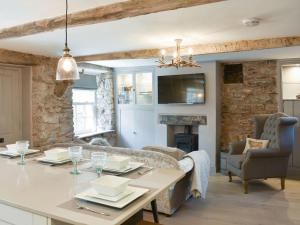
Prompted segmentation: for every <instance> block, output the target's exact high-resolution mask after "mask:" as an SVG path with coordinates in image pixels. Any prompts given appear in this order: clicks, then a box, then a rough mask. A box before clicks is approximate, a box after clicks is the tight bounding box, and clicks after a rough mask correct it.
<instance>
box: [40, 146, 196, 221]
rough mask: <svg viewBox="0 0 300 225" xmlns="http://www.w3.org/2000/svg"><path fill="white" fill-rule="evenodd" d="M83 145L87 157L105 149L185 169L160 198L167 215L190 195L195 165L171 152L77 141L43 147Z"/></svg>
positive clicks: (159, 206) (161, 209)
mask: <svg viewBox="0 0 300 225" xmlns="http://www.w3.org/2000/svg"><path fill="white" fill-rule="evenodd" d="M74 145H76V146H78V145H79V146H82V147H83V149H84V150H86V151H85V154H87V155H85V157H89V154H90V153H91V152H93V151H103V152H107V153H111V154H118V155H124V156H130V157H131V158H132V160H133V161H137V162H142V163H144V164H145V166H148V167H154V168H173V169H177V170H184V171H185V172H186V175H185V177H184V178H182V179H181V180H180V181H179V182H177V183H176V184H174V185H173V186H172V187H170V188H169V189H168V190H166V191H164V192H162V193H161V194H160V195H159V196H158V198H157V199H156V202H157V209H158V211H159V212H160V213H164V214H167V215H172V214H173V213H174V212H175V211H176V210H177V209H178V208H179V207H180V206H181V204H182V203H183V202H184V201H185V200H186V199H187V198H188V197H189V196H190V187H191V175H192V168H193V165H189V166H186V165H185V166H184V165H183V164H182V163H181V161H182V160H177V159H176V158H174V157H172V156H170V155H169V154H164V153H162V152H158V151H151V150H135V149H129V148H121V147H111V146H98V145H89V144H82V143H81V144H79V143H78V142H77V143H58V144H54V145H48V146H44V147H42V149H41V150H42V151H44V150H47V149H50V148H54V147H64V148H67V147H70V146H74ZM146 209H148V210H150V209H151V206H150V205H149V206H147V207H146Z"/></svg>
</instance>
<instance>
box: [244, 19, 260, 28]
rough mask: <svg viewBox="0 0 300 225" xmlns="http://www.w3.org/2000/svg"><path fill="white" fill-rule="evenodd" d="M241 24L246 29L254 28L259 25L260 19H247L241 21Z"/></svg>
mask: <svg viewBox="0 0 300 225" xmlns="http://www.w3.org/2000/svg"><path fill="white" fill-rule="evenodd" d="M242 22H243V24H244V25H245V26H246V27H255V26H257V25H259V23H260V19H258V18H247V19H243V20H242Z"/></svg>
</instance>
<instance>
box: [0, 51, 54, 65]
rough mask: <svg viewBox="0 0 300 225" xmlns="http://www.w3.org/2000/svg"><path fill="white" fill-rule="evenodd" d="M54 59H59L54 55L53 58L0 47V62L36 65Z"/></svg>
mask: <svg viewBox="0 0 300 225" xmlns="http://www.w3.org/2000/svg"><path fill="white" fill-rule="evenodd" d="M52 60H53V61H54V60H55V61H57V60H58V59H57V58H54V57H53V58H51V57H46V56H41V55H33V54H27V53H23V52H16V51H11V50H7V49H0V63H3V64H12V65H23V66H34V65H39V64H43V63H49V62H50V61H52Z"/></svg>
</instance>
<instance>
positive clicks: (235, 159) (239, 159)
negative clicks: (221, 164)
mask: <svg viewBox="0 0 300 225" xmlns="http://www.w3.org/2000/svg"><path fill="white" fill-rule="evenodd" d="M244 159H245V155H244V154H242V155H230V156H229V157H228V159H227V163H228V164H230V165H231V166H233V167H235V168H237V169H241V168H242V164H243V161H244Z"/></svg>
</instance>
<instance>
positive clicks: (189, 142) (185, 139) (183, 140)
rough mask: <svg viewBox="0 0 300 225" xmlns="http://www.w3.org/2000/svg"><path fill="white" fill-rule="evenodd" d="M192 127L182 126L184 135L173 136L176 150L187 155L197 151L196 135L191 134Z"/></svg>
mask: <svg viewBox="0 0 300 225" xmlns="http://www.w3.org/2000/svg"><path fill="white" fill-rule="evenodd" d="M192 128H193V127H192V126H190V125H186V126H184V133H176V134H174V141H175V145H176V147H177V148H179V149H181V150H183V151H185V152H187V153H189V152H191V151H195V150H198V134H193V133H192Z"/></svg>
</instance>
